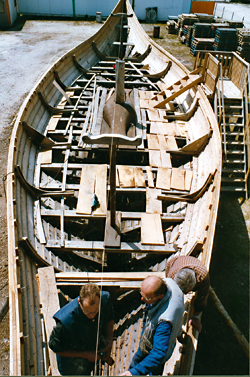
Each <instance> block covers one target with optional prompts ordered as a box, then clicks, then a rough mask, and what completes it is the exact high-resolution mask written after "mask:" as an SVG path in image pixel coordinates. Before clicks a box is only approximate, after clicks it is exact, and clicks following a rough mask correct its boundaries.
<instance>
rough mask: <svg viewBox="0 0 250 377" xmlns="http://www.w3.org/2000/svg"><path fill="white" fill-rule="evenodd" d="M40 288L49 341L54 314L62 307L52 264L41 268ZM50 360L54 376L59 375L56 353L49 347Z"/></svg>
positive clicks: (53, 324)
mask: <svg viewBox="0 0 250 377" xmlns="http://www.w3.org/2000/svg"><path fill="white" fill-rule="evenodd" d="M38 277H39V288H40V301H41V305H42V312H43V317H44V322H45V330H46V336H47V341H48V340H49V337H50V334H51V332H52V330H53V327H54V326H55V321H54V319H53V315H54V314H55V313H56V312H57V311H58V310H59V309H60V305H59V299H58V293H57V287H56V281H55V274H54V268H53V267H52V266H50V267H45V268H39V269H38ZM49 360H50V367H51V372H52V376H58V375H59V372H58V369H57V361H56V354H55V353H54V352H53V351H52V350H51V349H49Z"/></svg>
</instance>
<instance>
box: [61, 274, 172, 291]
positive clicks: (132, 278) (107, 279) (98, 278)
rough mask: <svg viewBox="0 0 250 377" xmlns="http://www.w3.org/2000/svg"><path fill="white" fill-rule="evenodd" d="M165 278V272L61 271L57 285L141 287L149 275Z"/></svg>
mask: <svg viewBox="0 0 250 377" xmlns="http://www.w3.org/2000/svg"><path fill="white" fill-rule="evenodd" d="M148 275H150V276H158V277H160V278H162V279H163V278H165V272H126V274H124V272H74V273H72V272H60V273H56V274H55V278H56V283H57V285H71V284H72V285H76V284H79V285H80V284H86V283H89V282H92V283H95V284H102V286H110V285H111V286H112V285H114V286H120V287H121V288H137V289H139V288H140V286H141V283H142V281H143V280H144V279H145V278H146V277H147V276H148Z"/></svg>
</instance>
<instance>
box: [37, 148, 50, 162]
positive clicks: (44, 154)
mask: <svg viewBox="0 0 250 377" xmlns="http://www.w3.org/2000/svg"><path fill="white" fill-rule="evenodd" d="M40 153H41V161H40V164H41V165H44V164H51V163H52V149H51V150H48V151H43V152H40Z"/></svg>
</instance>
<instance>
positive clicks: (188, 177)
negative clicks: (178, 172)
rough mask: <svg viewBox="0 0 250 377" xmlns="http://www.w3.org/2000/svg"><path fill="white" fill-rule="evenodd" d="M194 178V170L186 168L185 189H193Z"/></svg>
mask: <svg viewBox="0 0 250 377" xmlns="http://www.w3.org/2000/svg"><path fill="white" fill-rule="evenodd" d="M192 179H193V172H192V170H186V171H185V190H187V191H190V190H191V184H192Z"/></svg>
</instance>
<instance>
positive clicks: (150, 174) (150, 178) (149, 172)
mask: <svg viewBox="0 0 250 377" xmlns="http://www.w3.org/2000/svg"><path fill="white" fill-rule="evenodd" d="M146 172H147V176H148V187H154V176H153V172H152V169H151V166H146Z"/></svg>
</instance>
